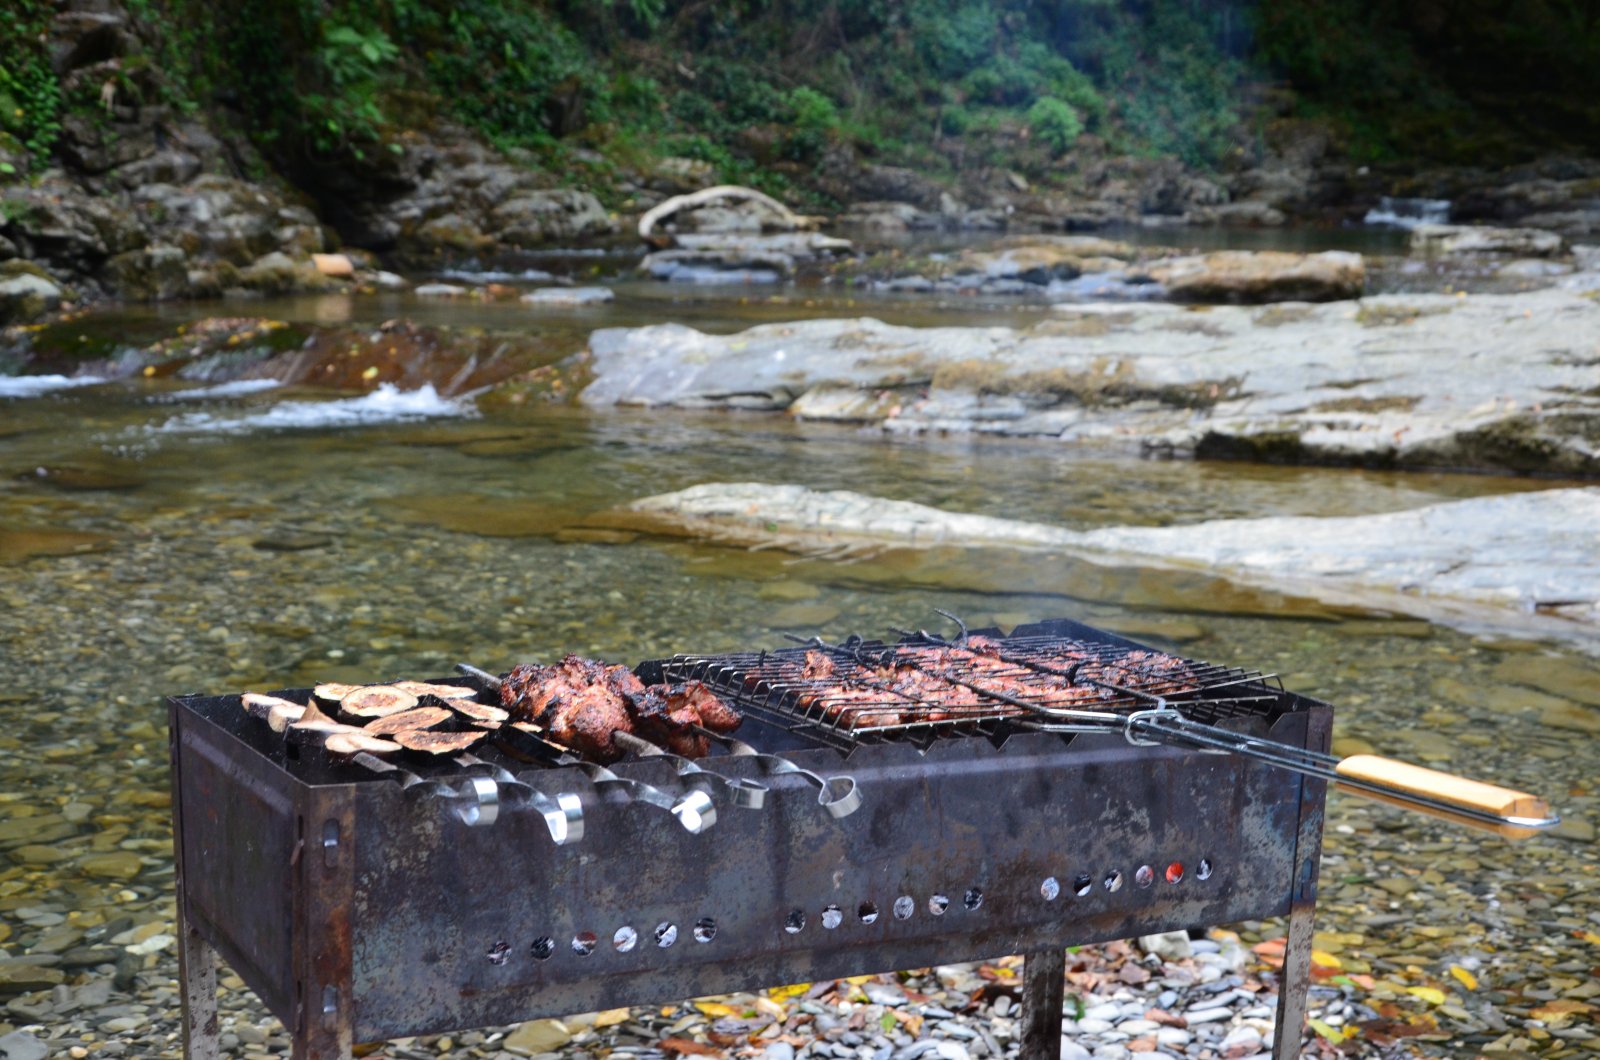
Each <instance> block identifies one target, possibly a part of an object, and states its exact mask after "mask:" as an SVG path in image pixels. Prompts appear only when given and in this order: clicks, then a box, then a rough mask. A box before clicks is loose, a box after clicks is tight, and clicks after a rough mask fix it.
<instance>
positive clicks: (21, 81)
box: [0, 0, 61, 165]
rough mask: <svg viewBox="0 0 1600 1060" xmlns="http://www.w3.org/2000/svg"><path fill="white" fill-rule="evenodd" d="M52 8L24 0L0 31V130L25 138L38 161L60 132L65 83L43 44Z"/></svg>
mask: <svg viewBox="0 0 1600 1060" xmlns="http://www.w3.org/2000/svg"><path fill="white" fill-rule="evenodd" d="M51 13H52V9H51V5H49V4H48V3H43V2H40V0H22V2H20V3H17V4H15V5H14V8H13V10H11V11H10V12H9V13H8V14H7V22H8V23H9V25H8V26H7V27H6V30H5V32H3V33H0V131H4V132H8V133H11V134H12V135H14V136H15V137H16V138H17V139H18V140H20V141H22V144H23V146H25V147H26V148H27V149H28V150H29V152H31V153H32V155H33V157H34V159H35V162H36V164H39V165H43V164H44V160H45V159H46V158H48V157H49V154H50V148H51V146H52V145H54V144H55V142H56V137H57V136H59V135H60V134H61V84H60V82H59V81H58V80H57V79H56V75H55V71H54V69H52V68H51V66H50V57H49V55H48V54H47V53H46V51H45V48H44V44H43V36H44V31H45V29H46V28H47V27H48V26H49V24H50V16H51Z"/></svg>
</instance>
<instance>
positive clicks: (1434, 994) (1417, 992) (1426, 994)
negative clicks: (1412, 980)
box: [1406, 986, 1445, 1005]
mask: <svg viewBox="0 0 1600 1060" xmlns="http://www.w3.org/2000/svg"><path fill="white" fill-rule="evenodd" d="M1406 993H1408V994H1410V995H1411V996H1412V997H1420V998H1421V999H1422V1000H1424V1001H1426V1002H1427V1003H1428V1004H1430V1005H1442V1004H1444V1001H1445V997H1444V991H1443V990H1440V989H1438V988H1437V987H1432V986H1408V987H1406Z"/></svg>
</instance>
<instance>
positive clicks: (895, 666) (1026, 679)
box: [774, 636, 1197, 729]
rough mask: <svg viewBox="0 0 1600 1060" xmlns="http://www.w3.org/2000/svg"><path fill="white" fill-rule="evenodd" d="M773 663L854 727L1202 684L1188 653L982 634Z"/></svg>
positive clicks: (1081, 705) (1061, 705)
mask: <svg viewBox="0 0 1600 1060" xmlns="http://www.w3.org/2000/svg"><path fill="white" fill-rule="evenodd" d="M774 670H775V673H774V677H775V678H776V680H777V682H778V683H779V684H780V685H788V686H790V687H791V688H793V689H794V690H795V692H796V693H797V694H798V698H797V703H798V704H799V705H800V706H804V707H811V708H815V709H820V710H821V711H822V714H823V717H824V718H825V719H826V720H828V721H830V722H832V723H834V724H837V725H842V726H844V727H847V728H853V729H864V728H873V727H882V726H889V725H899V724H911V723H916V722H940V721H958V720H961V719H973V720H978V719H986V718H995V717H1006V716H1020V715H1025V714H1027V713H1028V709H1029V707H1040V708H1044V709H1046V710H1049V709H1052V708H1054V709H1085V710H1092V709H1096V708H1098V707H1099V706H1101V705H1102V704H1104V703H1105V702H1106V701H1107V700H1112V699H1116V698H1117V696H1118V693H1117V692H1116V691H1114V690H1113V689H1131V690H1134V691H1138V692H1144V693H1148V694H1152V695H1168V696H1170V695H1180V694H1182V693H1185V692H1192V691H1194V690H1195V688H1196V687H1197V684H1196V682H1195V680H1194V676H1193V674H1192V673H1191V672H1190V670H1189V666H1188V664H1187V663H1185V662H1184V661H1183V660H1182V659H1179V658H1176V657H1175V656H1171V655H1166V654H1164V653H1161V652H1147V651H1133V652H1128V653H1127V654H1125V655H1122V656H1120V657H1118V658H1117V659H1116V660H1115V661H1100V660H1099V659H1098V658H1096V656H1095V655H1093V654H1092V653H1091V652H1089V651H1084V650H1079V649H1076V648H1074V647H1072V646H1071V645H1061V646H1060V647H1059V648H1057V649H1056V650H1053V651H1050V652H1048V653H1045V652H1038V651H1034V650H1028V649H1027V648H1024V647H1019V646H1015V645H1008V644H1005V643H1004V642H1002V641H996V640H993V639H991V638H988V637H981V636H973V637H968V638H967V639H966V641H965V642H964V643H961V644H948V645H941V644H929V645H908V644H901V645H895V646H894V647H892V648H888V649H881V650H879V649H874V650H873V651H871V652H868V653H867V654H865V655H862V656H860V657H858V658H856V659H854V660H851V659H849V658H845V659H843V660H841V659H840V658H838V657H837V656H836V655H833V654H829V653H827V652H823V651H820V650H815V649H813V650H809V651H806V652H805V653H804V654H803V655H802V654H800V653H795V654H793V655H790V656H788V657H787V658H785V659H783V660H782V661H779V662H776V663H775V666H774ZM1106 686H1112V687H1111V688H1108V687H1106ZM1019 703H1025V704H1028V705H1029V707H1024V706H1021V705H1019Z"/></svg>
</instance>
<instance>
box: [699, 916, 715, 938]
mask: <svg viewBox="0 0 1600 1060" xmlns="http://www.w3.org/2000/svg"><path fill="white" fill-rule="evenodd" d="M716 937H717V922H716V921H715V920H712V919H711V918H710V917H708V916H703V917H701V918H700V919H699V920H696V921H695V922H694V940H695V941H696V942H710V941H711V940H712V939H714V938H716Z"/></svg>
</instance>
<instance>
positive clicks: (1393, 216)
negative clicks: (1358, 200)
mask: <svg viewBox="0 0 1600 1060" xmlns="http://www.w3.org/2000/svg"><path fill="white" fill-rule="evenodd" d="M1361 220H1362V222H1363V223H1365V224H1369V225H1393V226H1394V227H1396V228H1415V227H1417V226H1418V225H1435V224H1445V223H1446V222H1448V221H1449V220H1450V200H1449V199H1406V198H1400V197H1398V196H1390V195H1385V196H1383V197H1382V198H1381V199H1379V200H1378V205H1377V206H1374V207H1373V208H1372V209H1370V210H1368V211H1367V215H1366V216H1365V217H1363V218H1362V219H1361Z"/></svg>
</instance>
